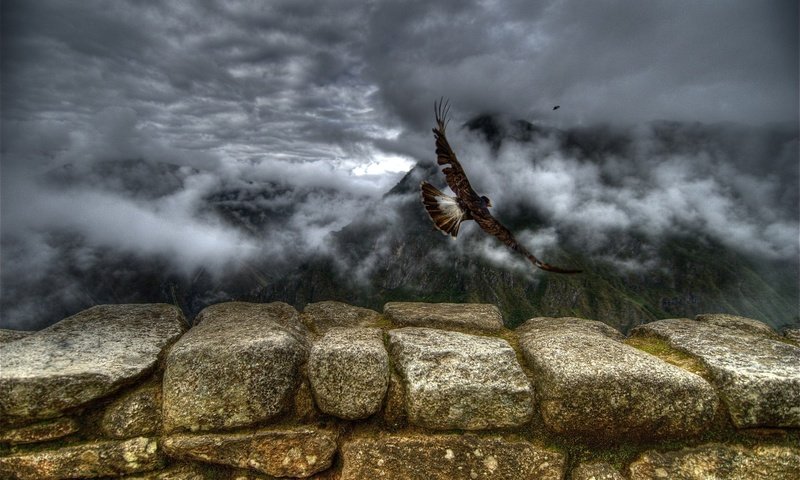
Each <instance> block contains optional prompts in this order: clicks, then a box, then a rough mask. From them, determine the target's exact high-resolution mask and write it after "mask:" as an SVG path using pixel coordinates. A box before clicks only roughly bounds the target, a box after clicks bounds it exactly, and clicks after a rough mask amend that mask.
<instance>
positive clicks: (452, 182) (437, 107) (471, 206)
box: [421, 100, 581, 273]
mask: <svg viewBox="0 0 800 480" xmlns="http://www.w3.org/2000/svg"><path fill="white" fill-rule="evenodd" d="M433 109H434V112H435V114H436V127H434V128H433V135H434V137H435V138H436V160H437V162H438V163H439V165H444V166H445V167H444V168H443V169H442V173H444V178H445V181H446V182H447V186H449V187H450V189H451V190H452V191H453V192H454V193H455V194H456V196H455V197H451V196H449V195H445V194H444V193H442V192H440V191H439V190H438V189H437V188H436V187H434V186H433V185H431V184H430V183H428V182H425V181H423V182H422V185H421V188H422V203H423V204H424V205H425V210H427V212H428V215H429V216H430V217H431V220H433V224H434V225H435V226H436V228H437V229H439V231H441V232H442V233H444V234H445V235H451V236H452V237H453V238H455V237H456V236H457V235H458V229H459V227H460V226H461V222H463V221H465V220H474V221H475V223H477V224H478V226H480V227H481V228H482V229H483V230H484V231H485V232H486V233H488V234H490V235H494V236H495V237H497V238H498V239H499V240H500V241H501V242H503V243H505V244H506V245H507V246H508V247H509V248H511V249H512V250H514V251H515V252H518V253H520V254H522V255H524V256H525V257H526V258H527V259H528V260H530V261H531V263H533V264H534V265H535V266H536V267H538V268H541V269H542V270H547V271H548V272H555V273H580V272H581V270H569V269H564V268H559V267H556V266H553V265H549V264H547V263H544V262H542V261H541V260H539V259H538V258H536V257H535V256H534V255H533V254H532V253H530V252H529V251H528V250H527V249H526V248H525V247H523V246H522V245H520V244H519V242H517V239H516V238H514V235H513V234H512V233H511V231H510V230H508V229H507V228H506V227H504V226H503V225H502V224H501V223H500V222H499V221H497V219H496V218H494V217H493V216H492V214H491V213H489V208H491V206H492V202H491V200H489V199H488V198H487V197H484V196H480V195H478V194H477V193H476V192H475V190H473V189H472V186H471V185H470V183H469V180H468V179H467V174H466V173H465V172H464V168H463V167H462V166H461V163H459V161H458V160H457V159H456V154H455V153H454V152H453V149H452V148H450V144H449V143H448V141H447V137H446V136H445V129H446V128H447V122H448V121H447V114H448V113H449V111H450V106H449V104H448V103H443V102H442V100H439V102H434V106H433Z"/></svg>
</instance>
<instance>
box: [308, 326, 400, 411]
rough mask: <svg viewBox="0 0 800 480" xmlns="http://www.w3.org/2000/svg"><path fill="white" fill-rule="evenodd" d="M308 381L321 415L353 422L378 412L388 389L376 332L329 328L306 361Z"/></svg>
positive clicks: (384, 358)
mask: <svg viewBox="0 0 800 480" xmlns="http://www.w3.org/2000/svg"><path fill="white" fill-rule="evenodd" d="M308 379H309V382H310V383H311V390H312V392H313V393H314V399H315V400H316V403H317V406H318V407H319V409H320V410H321V411H323V412H324V413H327V414H330V415H334V416H337V417H339V418H344V419H348V420H355V419H359V418H366V417H368V416H370V415H373V414H375V413H376V412H378V410H380V408H381V404H382V403H383V397H384V396H385V395H386V389H387V388H388V386H389V355H388V354H387V353H386V349H385V348H384V346H383V331H382V330H381V329H379V328H332V329H330V330H328V332H327V333H326V334H325V336H324V337H323V338H322V339H321V340H319V341H318V342H316V343H315V344H314V346H313V348H312V349H311V354H310V356H309V359H308Z"/></svg>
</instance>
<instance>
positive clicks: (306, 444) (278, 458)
mask: <svg viewBox="0 0 800 480" xmlns="http://www.w3.org/2000/svg"><path fill="white" fill-rule="evenodd" d="M164 451H165V452H166V453H167V454H168V455H170V456H172V457H175V458H178V459H183V460H194V461H201V462H208V463H216V464H221V465H230V466H233V467H240V468H247V469H251V470H255V471H258V472H263V473H266V474H268V475H273V476H276V477H308V476H310V475H313V474H314V473H316V472H320V471H322V470H325V469H327V468H328V467H330V466H331V463H332V462H333V455H334V454H335V453H336V434H335V433H333V432H330V431H327V430H318V429H314V428H306V427H299V428H292V429H277V430H257V431H255V432H251V433H228V434H213V433H207V434H192V435H187V434H177V435H171V436H169V437H167V438H165V439H164Z"/></svg>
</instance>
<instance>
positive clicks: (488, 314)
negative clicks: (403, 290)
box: [383, 302, 503, 332]
mask: <svg viewBox="0 0 800 480" xmlns="http://www.w3.org/2000/svg"><path fill="white" fill-rule="evenodd" d="M383 313H384V315H386V316H387V317H389V319H390V320H392V321H393V322H394V323H396V324H397V325H400V326H403V327H429V328H440V329H443V330H449V329H455V330H483V331H487V332H496V331H499V330H501V329H502V328H503V315H502V314H501V313H500V310H499V309H498V308H497V307H496V306H494V305H491V304H488V303H423V302H389V303H387V304H386V305H384V306H383Z"/></svg>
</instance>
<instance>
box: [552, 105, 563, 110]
mask: <svg viewBox="0 0 800 480" xmlns="http://www.w3.org/2000/svg"><path fill="white" fill-rule="evenodd" d="M559 108H561V105H556V106H555V107H553V110H558V109H559Z"/></svg>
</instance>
